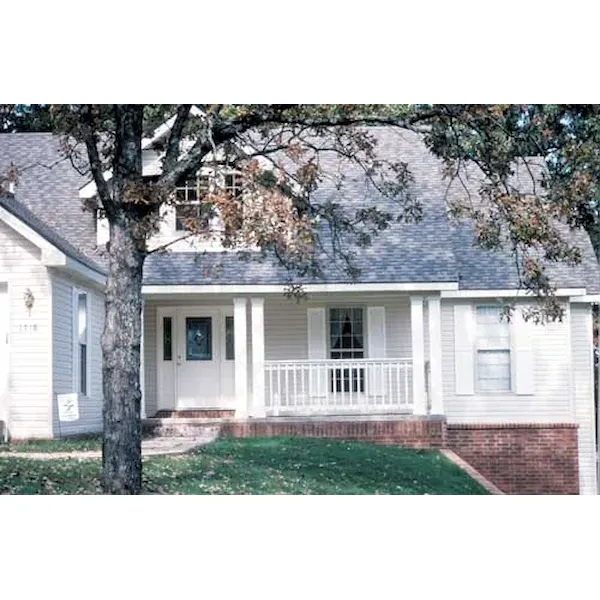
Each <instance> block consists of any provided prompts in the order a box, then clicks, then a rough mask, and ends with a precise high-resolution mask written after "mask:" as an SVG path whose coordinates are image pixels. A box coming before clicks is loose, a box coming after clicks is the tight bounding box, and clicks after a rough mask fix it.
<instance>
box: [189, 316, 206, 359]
mask: <svg viewBox="0 0 600 600" xmlns="http://www.w3.org/2000/svg"><path fill="white" fill-rule="evenodd" d="M185 358H186V360H212V319H211V318H210V317H186V319H185Z"/></svg>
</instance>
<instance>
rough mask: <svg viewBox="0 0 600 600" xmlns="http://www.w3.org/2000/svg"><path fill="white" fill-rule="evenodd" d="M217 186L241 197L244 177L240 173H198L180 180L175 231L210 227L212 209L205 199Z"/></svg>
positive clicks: (176, 192) (176, 189) (234, 195)
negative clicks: (213, 175)
mask: <svg viewBox="0 0 600 600" xmlns="http://www.w3.org/2000/svg"><path fill="white" fill-rule="evenodd" d="M216 188H221V189H224V190H225V191H226V192H228V193H229V194H231V195H232V196H233V197H234V198H239V197H240V196H241V195H242V177H241V175H240V174H239V173H225V174H221V175H220V176H217V177H212V176H209V175H198V177H195V178H188V179H182V180H181V181H180V182H178V184H177V186H176V188H175V201H176V205H175V231H188V230H190V229H191V228H193V229H197V228H204V227H206V229H208V228H209V224H210V216H211V214H210V213H211V209H210V207H208V206H206V205H205V204H204V202H203V200H204V199H205V197H206V196H207V194H208V193H209V192H212V191H216Z"/></svg>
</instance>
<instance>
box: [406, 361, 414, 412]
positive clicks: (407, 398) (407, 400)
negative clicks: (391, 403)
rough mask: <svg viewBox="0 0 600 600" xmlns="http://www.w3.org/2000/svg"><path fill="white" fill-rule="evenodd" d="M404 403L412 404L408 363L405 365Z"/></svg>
mask: <svg viewBox="0 0 600 600" xmlns="http://www.w3.org/2000/svg"><path fill="white" fill-rule="evenodd" d="M404 404H406V406H410V404H412V403H411V402H410V401H409V397H408V365H406V364H405V365H404Z"/></svg>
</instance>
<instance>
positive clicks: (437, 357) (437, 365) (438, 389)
mask: <svg viewBox="0 0 600 600" xmlns="http://www.w3.org/2000/svg"><path fill="white" fill-rule="evenodd" d="M427 305H428V309H429V311H428V312H429V394H430V397H431V414H432V415H443V414H444V398H443V393H442V309H441V302H440V298H439V296H431V297H430V298H429V299H428V300H427Z"/></svg>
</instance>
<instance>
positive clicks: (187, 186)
mask: <svg viewBox="0 0 600 600" xmlns="http://www.w3.org/2000/svg"><path fill="white" fill-rule="evenodd" d="M208 191H209V178H208V176H206V175H200V176H199V177H197V178H193V179H186V180H180V181H179V182H178V183H177V186H176V188H175V200H176V202H177V204H176V206H175V231H187V230H189V229H196V228H199V227H201V226H207V225H208V211H207V210H206V207H205V206H204V205H203V204H202V200H203V199H204V197H205V196H206V194H207V193H208Z"/></svg>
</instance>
